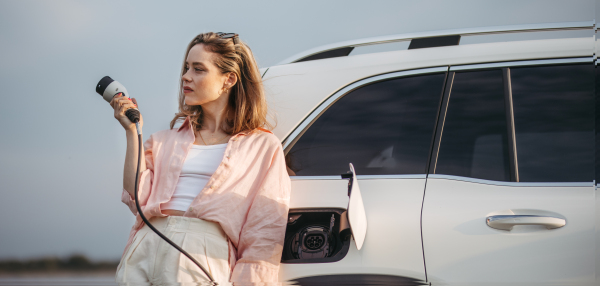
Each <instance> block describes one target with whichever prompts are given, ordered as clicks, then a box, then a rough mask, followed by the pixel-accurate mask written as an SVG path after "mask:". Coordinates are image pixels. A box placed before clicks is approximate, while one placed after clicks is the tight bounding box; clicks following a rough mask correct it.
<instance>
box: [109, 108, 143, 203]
mask: <svg viewBox="0 0 600 286" xmlns="http://www.w3.org/2000/svg"><path fill="white" fill-rule="evenodd" d="M110 105H111V106H112V107H113V108H114V111H115V112H114V113H115V114H114V116H115V119H117V120H118V121H119V123H121V126H123V128H124V129H125V135H126V137H127V151H126V153H125V166H124V167H123V189H125V190H126V191H127V192H128V193H129V195H131V197H132V198H134V197H135V194H134V191H135V175H136V173H135V171H136V168H137V156H138V145H139V142H138V135H137V130H136V127H135V124H134V123H133V122H131V121H130V120H129V118H127V116H125V111H126V110H127V109H129V108H133V107H137V101H136V100H135V98H134V99H133V100H131V99H129V98H127V97H125V96H120V97H118V98H117V97H115V98H113V100H112V101H111V102H110ZM143 124H144V120H143V118H142V116H141V115H140V128H141V126H142V125H143ZM144 153H145V152H144V147H143V146H142V152H141V162H140V170H139V173H140V174H141V173H142V172H143V171H145V170H146V158H145V154H144Z"/></svg>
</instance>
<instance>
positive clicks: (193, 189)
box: [160, 143, 227, 211]
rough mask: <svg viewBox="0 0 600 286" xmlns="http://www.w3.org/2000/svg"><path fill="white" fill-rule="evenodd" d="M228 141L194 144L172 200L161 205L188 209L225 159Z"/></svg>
mask: <svg viewBox="0 0 600 286" xmlns="http://www.w3.org/2000/svg"><path fill="white" fill-rule="evenodd" d="M226 148H227V143H224V144H217V145H192V148H191V149H190V151H189V152H188V154H187V157H185V161H184V162H183V167H182V168H181V174H180V175H179V180H178V181H177V186H176V187H175V192H174V193H173V196H172V197H171V200H170V201H168V202H166V203H163V204H161V205H160V208H161V209H163V210H179V211H187V209H188V208H189V206H190V204H191V203H192V201H193V200H194V199H195V198H196V197H197V196H198V194H200V191H202V189H203V188H204V186H206V183H208V180H209V179H210V177H211V176H212V174H213V173H214V172H215V171H216V170H217V167H219V164H221V161H222V160H223V155H224V154H225V149H226Z"/></svg>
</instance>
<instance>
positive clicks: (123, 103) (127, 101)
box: [110, 95, 144, 131]
mask: <svg viewBox="0 0 600 286" xmlns="http://www.w3.org/2000/svg"><path fill="white" fill-rule="evenodd" d="M110 106H112V107H113V109H114V110H115V118H116V119H117V121H119V123H121V126H123V128H125V131H135V130H136V129H135V123H133V122H131V120H129V118H127V116H126V115H125V111H127V109H129V108H137V100H135V98H128V97H126V96H123V95H117V96H115V97H113V99H112V100H111V101H110ZM143 125H144V119H143V118H142V115H141V114H140V127H141V126H143Z"/></svg>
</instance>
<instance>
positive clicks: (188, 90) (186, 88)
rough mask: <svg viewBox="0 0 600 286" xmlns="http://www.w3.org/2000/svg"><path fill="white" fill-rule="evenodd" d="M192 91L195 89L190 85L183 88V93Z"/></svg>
mask: <svg viewBox="0 0 600 286" xmlns="http://www.w3.org/2000/svg"><path fill="white" fill-rule="evenodd" d="M192 91H194V90H192V89H191V88H189V87H184V88H183V93H190V92H192Z"/></svg>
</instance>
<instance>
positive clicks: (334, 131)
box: [286, 73, 445, 176]
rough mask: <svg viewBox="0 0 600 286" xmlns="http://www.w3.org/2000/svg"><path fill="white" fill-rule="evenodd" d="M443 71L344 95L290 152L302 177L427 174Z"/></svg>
mask: <svg viewBox="0 0 600 286" xmlns="http://www.w3.org/2000/svg"><path fill="white" fill-rule="evenodd" d="M444 79H445V74H443V73H442V74H428V75H420V76H411V77H403V78H395V79H391V80H386V81H381V82H376V83H373V84H369V85H366V86H363V87H361V88H358V89H356V90H354V91H352V92H350V93H348V94H346V95H345V96H343V97H341V98H340V99H339V100H338V101H336V102H335V103H334V104H333V105H332V106H331V107H329V108H328V109H327V110H326V111H325V112H324V113H323V114H322V115H321V116H320V117H319V118H318V119H316V121H315V122H314V123H313V124H312V125H311V126H310V127H309V128H308V130H307V131H306V132H305V133H304V134H303V135H302V137H301V138H300V139H299V140H298V141H297V142H296V144H295V145H294V146H293V147H292V148H291V149H290V151H289V152H288V153H287V155H286V160H287V162H288V166H289V167H290V168H291V169H292V170H293V171H294V172H295V174H296V175H298V176H316V175H339V174H342V173H346V172H347V171H348V163H353V165H354V167H355V169H356V172H357V174H360V175H381V174H425V173H426V171H425V170H426V165H427V160H428V155H429V150H430V148H431V147H430V146H431V141H432V136H433V129H434V126H435V121H436V116H437V112H438V106H439V102H440V98H441V95H442V89H443V85H444Z"/></svg>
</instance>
